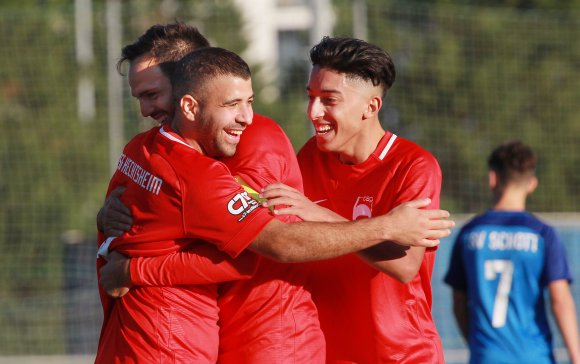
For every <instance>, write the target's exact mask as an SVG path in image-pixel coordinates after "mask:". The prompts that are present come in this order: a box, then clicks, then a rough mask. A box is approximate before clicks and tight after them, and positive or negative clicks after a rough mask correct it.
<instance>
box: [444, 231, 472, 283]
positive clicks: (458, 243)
mask: <svg viewBox="0 0 580 364" xmlns="http://www.w3.org/2000/svg"><path fill="white" fill-rule="evenodd" d="M462 237H463V234H462V232H460V233H459V235H458V237H457V239H456V240H455V243H454V244H453V250H452V251H451V259H450V261H449V268H448V269H447V273H446V274H445V278H444V279H443V280H444V282H445V283H447V284H448V285H449V286H451V287H452V288H453V289H456V290H458V291H467V281H466V275H465V266H464V264H463V244H462Z"/></svg>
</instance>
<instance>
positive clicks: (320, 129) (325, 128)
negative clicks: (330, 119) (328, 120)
mask: <svg viewBox="0 0 580 364" xmlns="http://www.w3.org/2000/svg"><path fill="white" fill-rule="evenodd" d="M331 130H332V127H331V126H330V125H320V126H318V127H317V128H316V131H317V132H319V133H327V132H329V131H331Z"/></svg>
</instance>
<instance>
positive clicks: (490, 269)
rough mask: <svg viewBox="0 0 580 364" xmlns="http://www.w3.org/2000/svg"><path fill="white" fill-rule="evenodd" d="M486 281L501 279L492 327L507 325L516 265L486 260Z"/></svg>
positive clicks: (502, 261)
mask: <svg viewBox="0 0 580 364" xmlns="http://www.w3.org/2000/svg"><path fill="white" fill-rule="evenodd" d="M484 273H485V279H487V280H495V279H498V278H499V283H498V285H497V292H496V293H495V301H494V303H493V318H492V321H491V325H492V326H493V327H495V328H498V327H502V326H504V325H505V321H506V316H507V309H508V302H509V295H510V290H511V288H512V278H513V275H514V264H513V262H512V261H510V260H499V259H494V260H486V261H485V264H484ZM498 276H499V277H498Z"/></svg>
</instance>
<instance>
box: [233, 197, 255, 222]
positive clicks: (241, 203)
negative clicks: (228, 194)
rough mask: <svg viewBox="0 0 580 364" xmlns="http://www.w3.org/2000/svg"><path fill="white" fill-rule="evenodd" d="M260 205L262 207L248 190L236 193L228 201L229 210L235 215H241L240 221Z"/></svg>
mask: <svg viewBox="0 0 580 364" xmlns="http://www.w3.org/2000/svg"><path fill="white" fill-rule="evenodd" d="M258 207H260V204H259V203H258V201H256V200H254V199H253V198H252V197H250V195H248V193H247V192H240V193H238V194H236V195H235V196H234V197H232V199H231V200H230V201H229V202H228V212H229V213H230V214H232V215H234V216H239V218H238V222H240V221H242V220H244V219H245V218H246V217H247V216H248V215H249V214H251V213H252V212H253V211H254V210H256V209H257V208H258Z"/></svg>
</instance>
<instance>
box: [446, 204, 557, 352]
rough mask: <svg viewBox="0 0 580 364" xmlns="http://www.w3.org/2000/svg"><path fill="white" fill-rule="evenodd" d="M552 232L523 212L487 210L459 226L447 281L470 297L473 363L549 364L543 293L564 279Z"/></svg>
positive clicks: (549, 348) (549, 228)
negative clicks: (551, 285) (554, 280)
mask: <svg viewBox="0 0 580 364" xmlns="http://www.w3.org/2000/svg"><path fill="white" fill-rule="evenodd" d="M563 261H565V259H564V253H563V250H562V245H561V243H560V242H559V239H558V238H557V236H556V234H555V231H554V230H553V228H551V227H550V226H548V225H546V224H544V223H543V222H541V221H540V220H538V219H537V218H536V217H534V216H533V215H531V214H529V213H527V212H512V211H493V210H490V211H487V212H486V213H484V214H482V215H480V216H478V217H476V218H474V219H473V220H472V221H470V222H469V223H468V224H466V225H465V226H464V228H462V230H461V232H460V234H459V236H458V239H457V242H456V246H454V252H453V257H452V264H451V266H450V270H449V273H448V274H447V276H446V281H447V282H448V283H450V284H451V285H452V286H453V287H454V288H456V289H457V288H459V289H461V287H465V288H466V289H467V296H468V299H469V347H470V353H471V362H472V363H501V362H506V363H524V362H529V363H531V362H533V363H553V362H554V358H553V355H552V349H551V340H552V337H551V332H550V328H549V325H548V319H547V315H546V307H545V302H544V289H545V287H546V285H547V284H548V283H549V282H550V281H551V280H553V279H558V278H559V279H561V278H565V277H567V276H568V275H567V274H566V273H564V271H567V264H562V262H563Z"/></svg>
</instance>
